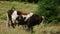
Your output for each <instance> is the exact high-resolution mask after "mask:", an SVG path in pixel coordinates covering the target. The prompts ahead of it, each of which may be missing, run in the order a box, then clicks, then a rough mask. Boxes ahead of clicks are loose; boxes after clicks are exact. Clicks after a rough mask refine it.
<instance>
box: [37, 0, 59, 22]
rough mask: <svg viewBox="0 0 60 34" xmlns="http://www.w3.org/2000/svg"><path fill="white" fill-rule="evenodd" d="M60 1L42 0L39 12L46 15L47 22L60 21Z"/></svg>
mask: <svg viewBox="0 0 60 34" xmlns="http://www.w3.org/2000/svg"><path fill="white" fill-rule="evenodd" d="M58 1H59V0H40V2H39V8H38V11H37V14H38V15H43V16H45V20H46V22H47V23H51V22H52V23H58V22H60V8H59V6H60V5H59V4H60V3H59V2H58Z"/></svg>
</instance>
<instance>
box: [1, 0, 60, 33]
mask: <svg viewBox="0 0 60 34" xmlns="http://www.w3.org/2000/svg"><path fill="white" fill-rule="evenodd" d="M13 6H14V7H15V8H16V9H17V10H19V11H22V12H35V11H36V10H37V8H38V5H37V4H31V3H25V2H16V1H13V2H9V1H0V34H31V33H30V32H27V31H25V30H23V28H22V26H20V27H18V26H16V28H15V29H13V28H8V27H7V26H6V25H7V20H6V19H7V17H6V14H7V11H8V10H9V9H11V7H13ZM34 31H35V33H34V34H60V25H50V24H49V25H45V26H44V27H43V26H40V25H39V26H38V25H37V26H35V27H34Z"/></svg>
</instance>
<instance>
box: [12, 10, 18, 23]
mask: <svg viewBox="0 0 60 34" xmlns="http://www.w3.org/2000/svg"><path fill="white" fill-rule="evenodd" d="M17 17H18V15H17V11H14V12H13V14H12V22H13V23H14V22H15V20H16V18H17Z"/></svg>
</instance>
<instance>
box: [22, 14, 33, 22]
mask: <svg viewBox="0 0 60 34" xmlns="http://www.w3.org/2000/svg"><path fill="white" fill-rule="evenodd" d="M32 15H33V13H29V14H28V15H22V16H23V18H24V17H26V18H25V20H24V21H27V20H28V19H29V18H30V17H31V16H32Z"/></svg>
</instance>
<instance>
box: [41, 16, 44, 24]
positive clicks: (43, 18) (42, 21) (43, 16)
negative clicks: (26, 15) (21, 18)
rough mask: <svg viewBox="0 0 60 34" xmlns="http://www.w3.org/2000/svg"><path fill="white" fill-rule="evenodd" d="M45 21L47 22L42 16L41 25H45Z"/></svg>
mask: <svg viewBox="0 0 60 34" xmlns="http://www.w3.org/2000/svg"><path fill="white" fill-rule="evenodd" d="M44 21H45V17H44V16H42V22H41V24H44Z"/></svg>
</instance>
